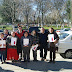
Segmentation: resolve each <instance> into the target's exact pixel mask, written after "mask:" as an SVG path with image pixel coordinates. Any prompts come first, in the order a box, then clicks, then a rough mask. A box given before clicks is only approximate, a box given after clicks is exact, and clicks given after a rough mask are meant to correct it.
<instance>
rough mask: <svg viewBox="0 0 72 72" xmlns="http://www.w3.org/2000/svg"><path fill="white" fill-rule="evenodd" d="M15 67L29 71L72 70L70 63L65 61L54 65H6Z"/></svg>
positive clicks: (38, 63)
mask: <svg viewBox="0 0 72 72" xmlns="http://www.w3.org/2000/svg"><path fill="white" fill-rule="evenodd" d="M7 64H11V65H15V66H18V67H21V68H24V69H30V70H35V71H48V70H51V71H59V70H61V69H72V62H67V61H56V63H55V64H54V63H48V62H44V61H38V62H32V61H31V62H28V63H27V62H18V63H7Z"/></svg>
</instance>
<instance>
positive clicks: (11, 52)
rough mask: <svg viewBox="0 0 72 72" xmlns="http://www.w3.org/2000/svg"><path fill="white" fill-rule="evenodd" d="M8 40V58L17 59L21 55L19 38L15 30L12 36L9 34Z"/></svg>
mask: <svg viewBox="0 0 72 72" xmlns="http://www.w3.org/2000/svg"><path fill="white" fill-rule="evenodd" d="M6 42H7V60H12V62H13V61H16V60H18V58H19V56H18V53H17V45H18V38H17V37H16V36H15V32H11V36H9V37H8V38H7V40H6Z"/></svg>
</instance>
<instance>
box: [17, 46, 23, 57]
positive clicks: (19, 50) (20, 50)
mask: <svg viewBox="0 0 72 72" xmlns="http://www.w3.org/2000/svg"><path fill="white" fill-rule="evenodd" d="M17 53H18V55H19V54H20V53H21V56H20V58H22V48H21V46H19V47H17Z"/></svg>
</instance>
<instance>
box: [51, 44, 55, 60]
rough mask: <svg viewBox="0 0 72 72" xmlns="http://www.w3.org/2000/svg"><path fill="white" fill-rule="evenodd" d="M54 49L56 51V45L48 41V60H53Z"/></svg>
mask: <svg viewBox="0 0 72 72" xmlns="http://www.w3.org/2000/svg"><path fill="white" fill-rule="evenodd" d="M55 51H56V47H55V44H54V43H50V60H51V61H52V60H53V61H54V60H55Z"/></svg>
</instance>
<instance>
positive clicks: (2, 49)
mask: <svg viewBox="0 0 72 72" xmlns="http://www.w3.org/2000/svg"><path fill="white" fill-rule="evenodd" d="M3 41H4V42H5V44H3V43H2V42H3ZM0 55H1V62H2V64H3V63H5V62H6V61H5V60H6V40H5V38H4V34H3V33H1V34H0Z"/></svg>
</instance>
